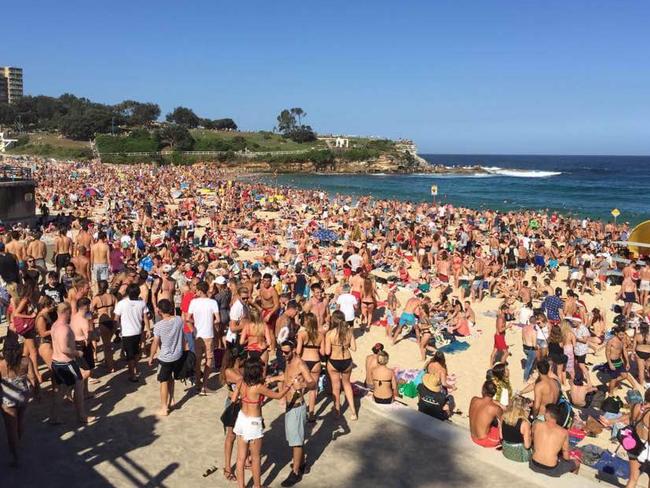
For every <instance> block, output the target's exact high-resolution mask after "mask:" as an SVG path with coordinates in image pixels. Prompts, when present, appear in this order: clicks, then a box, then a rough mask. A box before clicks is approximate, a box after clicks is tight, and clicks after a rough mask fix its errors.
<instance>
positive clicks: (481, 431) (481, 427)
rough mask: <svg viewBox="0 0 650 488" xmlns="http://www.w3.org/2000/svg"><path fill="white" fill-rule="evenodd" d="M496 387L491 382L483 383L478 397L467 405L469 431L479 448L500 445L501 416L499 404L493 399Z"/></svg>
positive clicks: (501, 410)
mask: <svg viewBox="0 0 650 488" xmlns="http://www.w3.org/2000/svg"><path fill="white" fill-rule="evenodd" d="M496 393H497V387H496V385H495V384H494V382H492V381H486V382H485V383H483V388H482V390H481V396H480V397H474V398H472V400H471V401H470V403H469V430H470V434H471V436H472V441H473V442H474V443H475V444H478V445H479V446H481V447H490V448H494V447H498V446H499V445H500V444H501V433H500V430H499V422H500V421H501V417H502V416H503V408H502V407H501V404H499V402H497V401H496V400H495V399H494V395H496Z"/></svg>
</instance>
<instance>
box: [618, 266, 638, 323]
mask: <svg viewBox="0 0 650 488" xmlns="http://www.w3.org/2000/svg"><path fill="white" fill-rule="evenodd" d="M618 296H619V298H621V299H623V302H624V303H625V306H624V307H623V315H625V316H626V317H629V316H630V313H631V312H632V305H634V302H638V301H639V292H638V291H637V289H636V283H635V282H634V280H633V279H632V276H631V275H630V276H626V277H625V278H624V279H623V283H621V291H620V292H619V295H618Z"/></svg>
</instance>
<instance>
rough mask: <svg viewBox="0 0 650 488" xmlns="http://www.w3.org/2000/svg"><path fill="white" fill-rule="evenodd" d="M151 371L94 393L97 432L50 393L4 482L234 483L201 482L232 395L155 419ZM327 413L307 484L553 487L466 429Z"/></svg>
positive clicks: (116, 378)
mask: <svg viewBox="0 0 650 488" xmlns="http://www.w3.org/2000/svg"><path fill="white" fill-rule="evenodd" d="M142 368H143V371H145V376H146V383H145V382H144V381H143V382H142V383H141V384H140V385H134V384H131V383H128V382H127V381H126V373H125V372H124V371H121V372H119V373H116V374H113V375H109V376H105V377H103V378H102V380H101V382H100V383H99V384H97V385H93V386H92V387H91V390H93V391H94V392H95V394H96V397H95V398H94V399H93V400H91V401H90V403H89V405H90V407H91V409H92V413H93V414H95V415H98V416H100V420H99V421H98V422H96V423H95V424H92V425H90V426H86V427H78V428H77V427H75V423H74V417H73V411H72V406H71V405H67V406H66V410H65V413H66V416H65V418H66V425H65V426H58V427H52V426H49V425H47V424H46V423H45V422H44V421H45V419H46V418H47V414H48V408H49V394H45V395H44V396H45V398H44V399H43V401H42V403H40V404H38V403H32V404H31V405H30V408H29V411H28V422H27V430H26V435H25V439H24V445H23V451H22V453H23V454H22V459H23V464H22V466H21V467H19V468H17V469H11V468H8V467H6V464H4V460H5V459H7V455H8V453H7V448H6V443H5V441H4V439H2V441H0V463H2V466H1V467H0V486H1V487H5V486H6V487H32V486H33V487H39V486H43V487H48V488H56V487H67V488H69V487H71V486H80V487H84V488H91V487H109V486H115V487H120V488H122V487H124V488H126V487H157V486H160V487H170V488H171V487H189V486H191V487H203V486H205V487H208V486H210V487H214V486H219V487H221V486H235V484H234V483H228V482H226V481H225V480H224V478H223V477H222V475H221V473H220V472H216V473H214V474H212V475H210V476H208V477H207V478H203V477H202V474H203V473H204V472H205V471H206V469H207V468H209V467H210V466H212V465H216V466H218V467H219V468H221V467H223V431H222V427H221V423H220V421H219V416H220V414H221V412H222V407H223V402H224V398H225V392H224V391H223V390H220V391H217V392H215V393H214V394H212V395H210V396H208V397H197V396H191V395H190V394H189V392H188V393H185V394H184V388H181V387H179V388H178V389H177V400H178V401H180V404H181V408H180V409H179V410H177V411H174V412H173V413H172V414H171V415H170V416H169V417H168V418H164V419H159V418H157V417H156V416H155V415H154V413H155V411H156V409H157V407H158V387H157V383H156V382H155V374H154V370H153V369H149V368H147V367H146V366H144V365H143V366H142ZM212 386H214V387H215V388H216V385H212ZM318 409H319V410H318V411H319V412H320V419H319V421H318V423H317V424H316V425H315V427H314V428H313V430H312V432H311V435H310V437H309V440H308V443H307V446H306V451H307V455H308V462H309V464H310V466H311V469H310V472H309V474H307V475H306V476H305V477H304V479H303V481H302V483H300V485H299V486H304V487H323V488H325V487H347V486H350V487H368V488H370V487H376V486H387V487H409V488H418V487H422V488H424V487H436V486H441V487H442V486H445V487H467V486H481V487H482V488H489V487H503V486H510V487H516V486H527V487H530V486H540V487H543V486H548V483H549V481H551V480H549V479H546V478H543V477H539V476H538V475H534V474H533V473H532V472H530V471H529V470H528V468H527V467H525V466H522V465H518V464H516V463H511V462H509V461H506V460H505V459H503V458H502V457H501V456H500V454H498V453H494V452H484V451H483V450H482V449H479V448H477V447H475V446H473V445H472V444H471V442H470V441H469V440H468V439H467V435H466V434H467V432H466V431H465V430H463V429H461V428H459V427H456V426H453V425H449V424H444V425H443V424H442V423H441V422H438V421H435V420H433V419H430V418H429V417H426V416H423V415H420V414H419V413H418V412H415V411H413V410H411V409H406V408H403V409H381V408H378V406H376V405H374V404H371V403H370V402H368V401H366V400H364V401H362V404H361V411H360V418H359V420H358V421H356V422H349V421H346V420H345V419H342V420H336V419H335V418H334V417H333V416H332V415H331V413H330V410H331V404H330V403H329V400H327V399H323V400H322V401H321V403H320V404H319V407H318ZM280 414H281V411H280V408H279V406H278V404H277V402H271V404H269V405H267V406H265V407H264V415H265V419H266V422H267V431H266V435H265V437H264V448H263V452H264V453H265V454H266V457H265V458H264V459H263V478H262V479H263V482H264V483H265V484H267V485H270V486H279V485H280V482H281V481H282V480H284V478H285V477H286V476H287V475H288V472H289V468H288V465H289V462H290V459H289V450H288V448H287V447H286V444H285V440H284V423H283V420H282V417H281V416H279V415H280ZM414 419H415V420H414ZM413 428H415V429H417V430H413ZM70 429H71V430H70ZM449 429H451V430H449ZM3 434H4V433H3ZM561 481H562V483H559V481H558V480H552V483H553V486H554V487H562V486H578V484H579V486H590V485H591V481H589V480H587V479H583V478H582V477H581V478H574V477H565V478H562V480H561ZM576 483H578V484H576Z"/></svg>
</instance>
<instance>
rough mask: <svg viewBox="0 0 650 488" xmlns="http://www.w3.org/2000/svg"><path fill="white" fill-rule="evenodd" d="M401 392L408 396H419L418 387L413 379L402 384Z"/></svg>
mask: <svg viewBox="0 0 650 488" xmlns="http://www.w3.org/2000/svg"><path fill="white" fill-rule="evenodd" d="M399 393H400V395H402V396H405V397H408V398H415V397H417V396H418V387H417V386H415V384H414V383H413V382H412V381H409V382H408V383H404V384H403V385H400V387H399Z"/></svg>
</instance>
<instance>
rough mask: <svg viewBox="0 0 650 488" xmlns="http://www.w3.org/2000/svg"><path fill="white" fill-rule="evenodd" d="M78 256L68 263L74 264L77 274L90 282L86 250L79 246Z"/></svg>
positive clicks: (88, 260)
mask: <svg viewBox="0 0 650 488" xmlns="http://www.w3.org/2000/svg"><path fill="white" fill-rule="evenodd" d="M77 252H78V254H77V255H76V256H75V257H73V258H72V259H71V260H70V262H71V263H72V264H74V267H75V269H76V270H77V273H79V274H80V275H81V276H82V277H83V278H84V279H86V280H90V259H88V257H87V256H86V248H85V247H83V246H79V247H78V248H77Z"/></svg>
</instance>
